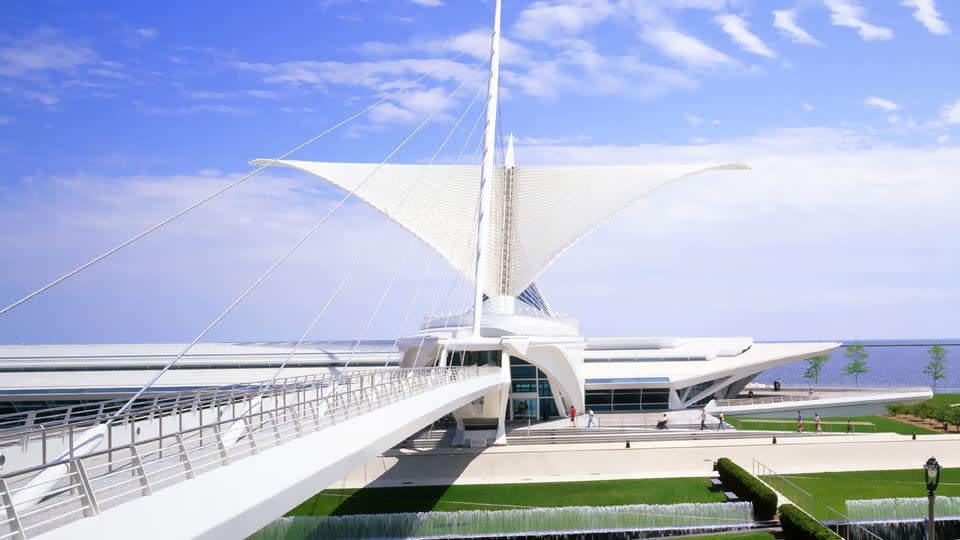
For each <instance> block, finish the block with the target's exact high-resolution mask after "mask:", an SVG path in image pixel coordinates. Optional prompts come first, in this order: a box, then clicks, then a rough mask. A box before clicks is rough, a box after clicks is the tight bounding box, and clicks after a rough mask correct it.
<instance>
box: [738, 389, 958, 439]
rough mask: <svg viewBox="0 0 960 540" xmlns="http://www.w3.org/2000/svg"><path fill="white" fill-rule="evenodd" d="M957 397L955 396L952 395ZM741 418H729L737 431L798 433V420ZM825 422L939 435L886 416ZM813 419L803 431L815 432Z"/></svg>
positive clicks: (861, 429) (805, 423) (834, 427)
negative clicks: (866, 423)
mask: <svg viewBox="0 0 960 540" xmlns="http://www.w3.org/2000/svg"><path fill="white" fill-rule="evenodd" d="M950 395H955V394H950ZM740 420H741V418H738V417H730V418H727V422H728V423H730V425H732V426H733V427H735V428H737V429H744V430H769V431H796V430H797V419H796V418H776V419H773V418H770V419H768V418H764V419H763V420H770V421H773V422H781V423H777V424H771V423H767V422H763V423H761V422H740ZM822 420H823V421H824V422H844V423H846V421H847V420H852V421H854V422H871V423H873V424H874V425H873V426H872V427H871V426H854V430H855V431H857V432H866V433H899V434H901V435H911V434H913V433H916V434H918V435H923V434H931V433H937V432H936V431H933V430H930V429H927V428H922V427H917V426H913V425H910V424H907V423H906V422H901V421H899V420H894V419H893V418H887V417H885V416H853V417H850V418H823V419H822ZM813 429H814V428H813V418H812V417H809V418H808V417H807V416H804V418H803V430H804V431H813ZM846 429H847V427H846V425H825V426H823V430H824V431H839V432H844V431H846Z"/></svg>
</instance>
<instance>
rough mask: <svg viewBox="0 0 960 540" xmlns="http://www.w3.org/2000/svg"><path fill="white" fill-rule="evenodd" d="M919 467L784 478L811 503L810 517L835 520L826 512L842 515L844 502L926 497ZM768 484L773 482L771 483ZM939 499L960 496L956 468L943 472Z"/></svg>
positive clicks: (959, 481)
mask: <svg viewBox="0 0 960 540" xmlns="http://www.w3.org/2000/svg"><path fill="white" fill-rule="evenodd" d="M922 465H923V464H922V463H918V464H917V468H916V469H908V470H900V471H856V472H838V473H816V474H785V475H783V476H784V477H785V478H786V479H788V480H789V481H790V482H793V483H794V484H796V485H797V486H799V487H800V488H801V489H803V490H805V491H807V492H808V493H810V494H811V495H812V496H813V499H814V503H815V504H814V515H815V516H816V517H818V518H820V519H836V515H835V514H832V513H830V512H829V511H828V510H827V509H826V508H827V507H828V506H829V507H832V508H834V509H836V510H839V511H841V512H844V511H845V510H846V504H845V503H846V501H847V500H853V499H883V498H887V497H926V495H927V490H926V486H924V484H923V471H922V470H921V469H920V467H921V466H922ZM771 483H773V484H774V485H776V482H775V481H774V480H773V479H771ZM937 493H938V494H939V495H945V496H950V497H957V496H960V468H957V469H943V471H942V473H941V477H940V487H939V488H938V489H937Z"/></svg>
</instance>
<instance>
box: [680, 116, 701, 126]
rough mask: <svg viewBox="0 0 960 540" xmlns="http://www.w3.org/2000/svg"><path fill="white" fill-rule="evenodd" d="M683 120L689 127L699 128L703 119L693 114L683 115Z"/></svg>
mask: <svg viewBox="0 0 960 540" xmlns="http://www.w3.org/2000/svg"><path fill="white" fill-rule="evenodd" d="M683 119H684V120H686V121H687V123H688V124H690V125H691V126H699V125H700V124H702V123H703V118H700V117H699V116H697V115H695V114H684V115H683Z"/></svg>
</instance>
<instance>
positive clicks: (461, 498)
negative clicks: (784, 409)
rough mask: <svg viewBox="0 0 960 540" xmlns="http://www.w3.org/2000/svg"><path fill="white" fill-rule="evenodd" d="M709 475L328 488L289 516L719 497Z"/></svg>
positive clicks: (664, 501)
mask: <svg viewBox="0 0 960 540" xmlns="http://www.w3.org/2000/svg"><path fill="white" fill-rule="evenodd" d="M723 500H724V498H723V494H722V493H716V492H713V491H710V480H709V479H707V478H658V479H649V480H611V481H597V482H564V483H545V484H533V483H530V484H496V485H469V486H459V485H458V486H411V487H398V488H365V489H360V490H356V489H328V490H325V491H322V492H320V493H318V494H317V495H314V496H313V497H311V498H309V499H307V500H306V501H304V502H303V503H301V504H300V505H299V506H297V507H296V508H294V509H293V510H291V511H290V512H288V513H287V515H288V516H329V515H348V514H383V513H393V512H427V511H434V512H452V511H456V510H502V509H506V508H512V507H517V506H520V507H544V506H613V505H620V504H675V503H682V502H721V501H723Z"/></svg>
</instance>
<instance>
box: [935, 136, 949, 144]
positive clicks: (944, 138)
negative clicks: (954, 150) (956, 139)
mask: <svg viewBox="0 0 960 540" xmlns="http://www.w3.org/2000/svg"><path fill="white" fill-rule="evenodd" d="M949 140H950V136H949V135H940V136H938V137H937V144H947V142H948V141H949Z"/></svg>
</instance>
